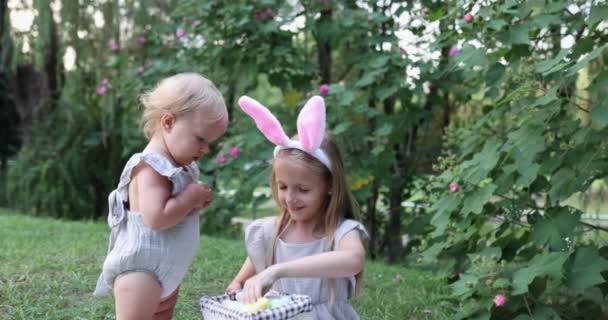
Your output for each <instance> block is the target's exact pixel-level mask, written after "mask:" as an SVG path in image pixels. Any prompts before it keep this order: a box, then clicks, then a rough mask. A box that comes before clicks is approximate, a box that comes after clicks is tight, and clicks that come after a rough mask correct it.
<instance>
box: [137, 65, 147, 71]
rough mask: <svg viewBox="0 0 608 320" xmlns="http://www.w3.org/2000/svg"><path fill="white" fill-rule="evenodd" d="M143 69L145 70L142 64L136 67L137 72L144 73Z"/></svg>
mask: <svg viewBox="0 0 608 320" xmlns="http://www.w3.org/2000/svg"><path fill="white" fill-rule="evenodd" d="M144 70H146V69H145V68H144V66H139V68H137V72H138V73H144Z"/></svg>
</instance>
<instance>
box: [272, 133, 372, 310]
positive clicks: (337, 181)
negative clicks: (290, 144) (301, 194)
mask: <svg viewBox="0 0 608 320" xmlns="http://www.w3.org/2000/svg"><path fill="white" fill-rule="evenodd" d="M296 138H297V136H296V137H294V138H292V139H296ZM320 148H321V149H322V150H323V151H324V152H325V154H327V156H328V158H329V159H330V161H331V165H332V171H330V170H329V169H328V168H327V167H326V166H325V165H324V164H323V163H322V162H321V161H319V160H317V159H316V158H314V157H313V156H311V155H309V154H308V153H306V152H304V151H301V150H299V149H283V150H281V151H279V153H278V154H277V155H276V157H275V159H276V158H282V159H285V158H287V159H289V160H290V161H294V162H296V161H297V162H300V163H302V164H303V165H306V166H307V167H308V168H310V169H311V171H312V172H313V173H314V174H316V175H318V176H320V177H324V178H325V179H326V183H330V185H331V189H330V192H331V195H329V196H328V197H327V199H326V201H325V203H324V205H323V206H322V209H321V210H323V211H324V214H323V217H324V219H323V221H322V222H321V223H320V224H323V230H324V231H325V235H326V236H327V239H328V241H327V247H326V248H325V251H331V250H334V249H335V246H336V244H335V243H334V234H335V233H336V228H337V227H338V224H339V223H340V222H341V221H342V220H344V219H355V218H356V217H358V215H359V206H358V205H357V202H356V201H355V198H354V197H353V195H352V194H351V192H350V189H349V187H348V183H347V181H346V174H345V168H344V162H343V161H342V155H341V154H340V150H339V149H338V145H337V144H336V142H335V140H334V139H333V137H332V136H331V135H330V134H329V132H326V133H325V138H324V139H323V142H322V143H321V147H320ZM270 186H271V190H272V196H273V198H274V199H275V201H276V203H277V204H278V205H279V208H280V210H281V212H280V215H279V219H278V221H277V223H276V225H275V228H274V232H273V235H272V255H271V261H269V264H274V263H275V250H276V244H277V239H278V238H279V237H280V235H281V234H282V233H283V231H285V230H286V228H287V227H288V226H289V224H290V223H291V218H290V216H289V214H288V212H287V208H285V207H283V206H282V204H281V202H280V201H279V197H278V186H277V182H276V174H275V171H274V159H273V165H272V169H271V173H270ZM319 227H320V226H319ZM362 276H363V271H361V272H359V273H358V274H356V275H355V279H356V287H355V292H358V291H359V289H360V287H361V279H362ZM331 290H332V292H331V297H332V299H331V300H333V296H334V292H335V281H332V285H331Z"/></svg>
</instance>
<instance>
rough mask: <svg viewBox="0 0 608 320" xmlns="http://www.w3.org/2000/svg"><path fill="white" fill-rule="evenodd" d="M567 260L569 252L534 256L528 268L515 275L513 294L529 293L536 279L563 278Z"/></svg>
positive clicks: (516, 272) (518, 271)
mask: <svg viewBox="0 0 608 320" xmlns="http://www.w3.org/2000/svg"><path fill="white" fill-rule="evenodd" d="M567 259H568V253H567V252H551V253H541V254H538V255H536V256H534V258H532V260H530V264H529V266H528V267H525V268H522V269H519V270H517V271H515V273H514V274H513V291H512V292H511V293H512V294H513V295H520V294H523V293H526V292H528V285H529V284H530V283H532V281H534V279H535V278H536V277H544V276H549V277H553V278H556V279H559V278H561V277H562V266H563V265H564V262H566V260H567Z"/></svg>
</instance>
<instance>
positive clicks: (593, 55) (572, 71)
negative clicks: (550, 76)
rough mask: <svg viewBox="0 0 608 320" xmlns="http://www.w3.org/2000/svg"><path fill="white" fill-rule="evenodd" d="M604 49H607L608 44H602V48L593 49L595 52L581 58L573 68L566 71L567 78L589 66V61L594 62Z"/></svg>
mask: <svg viewBox="0 0 608 320" xmlns="http://www.w3.org/2000/svg"><path fill="white" fill-rule="evenodd" d="M606 48H608V43H606V44H604V45H603V46H600V47H597V48H595V50H593V51H591V52H590V53H589V54H588V55H587V56H585V57H584V58H582V59H581V60H580V61H579V62H577V63H576V64H575V65H574V66H572V67H571V68H570V69H568V76H572V75H574V74H576V73H577V72H578V71H579V70H580V69H582V68H584V67H586V66H587V65H588V64H589V62H591V61H593V60H595V58H597V57H599V55H600V54H602V52H604V50H605V49H606Z"/></svg>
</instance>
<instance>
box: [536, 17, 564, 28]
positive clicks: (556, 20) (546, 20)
mask: <svg viewBox="0 0 608 320" xmlns="http://www.w3.org/2000/svg"><path fill="white" fill-rule="evenodd" d="M532 23H534V25H535V26H537V27H538V28H539V29H542V28H545V27H547V26H550V25H559V24H561V23H562V20H561V19H560V17H559V16H558V15H553V14H543V15H540V16H536V17H534V18H532Z"/></svg>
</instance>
